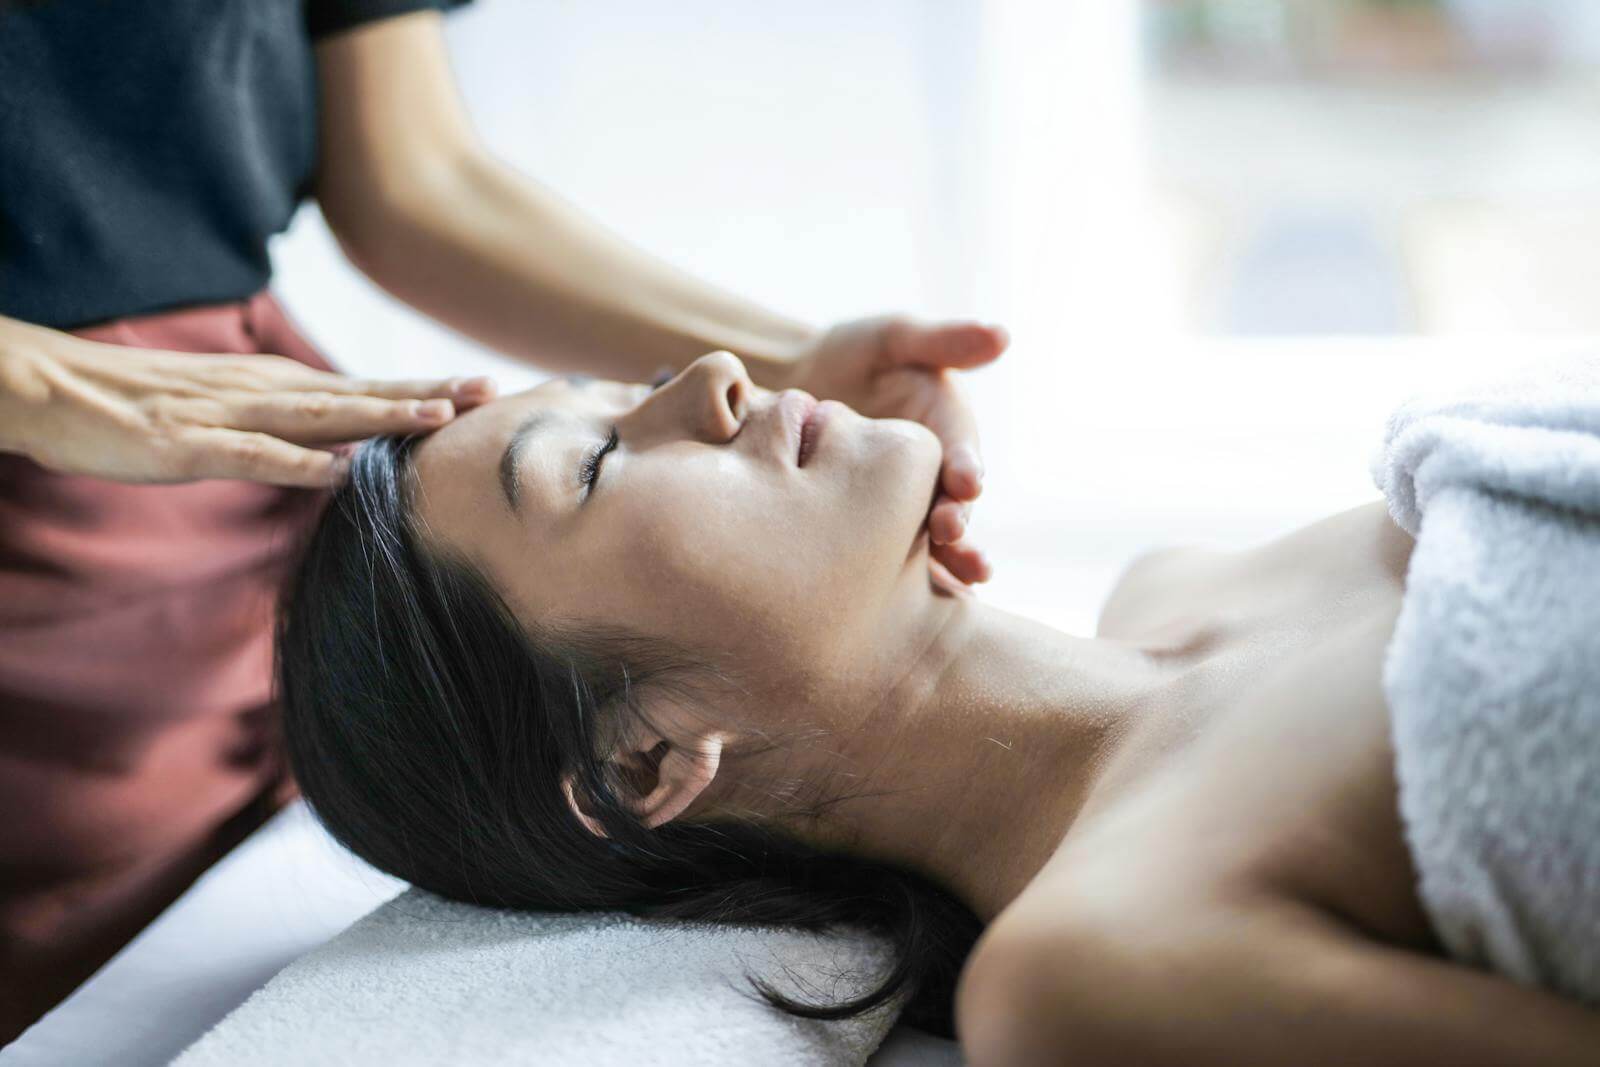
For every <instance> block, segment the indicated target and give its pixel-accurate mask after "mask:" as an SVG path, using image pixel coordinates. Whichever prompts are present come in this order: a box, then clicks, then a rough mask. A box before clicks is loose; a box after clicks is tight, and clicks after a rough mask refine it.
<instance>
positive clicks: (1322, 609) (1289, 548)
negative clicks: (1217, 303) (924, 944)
mask: <svg viewBox="0 0 1600 1067" xmlns="http://www.w3.org/2000/svg"><path fill="white" fill-rule="evenodd" d="M1409 551H1410V538H1409V537H1408V536H1407V535H1406V534H1405V533H1404V532H1403V531H1400V530H1399V529H1398V528H1396V527H1394V526H1393V524H1392V523H1391V522H1390V521H1389V519H1388V517H1387V514H1386V512H1384V511H1383V509H1382V505H1381V504H1380V505H1377V506H1374V507H1369V508H1361V509H1356V510H1354V511H1351V512H1346V513H1343V514H1341V515H1337V516H1334V517H1332V518H1330V519H1327V520H1324V521H1323V522H1320V523H1317V524H1314V525H1313V526H1310V527H1307V528H1305V529H1303V530H1300V531H1296V532H1295V533H1294V534H1291V535H1289V536H1288V537H1285V538H1281V539H1279V540H1278V541H1275V542H1272V543H1271V544H1268V545H1263V546H1261V547H1259V548H1256V549H1252V550H1249V551H1247V552H1243V553H1237V554H1226V555H1225V554H1221V553H1215V554H1212V553H1194V552H1182V551H1180V552H1176V553H1168V554H1165V555H1163V556H1158V557H1155V558H1152V559H1150V560H1148V561H1146V562H1145V563H1143V564H1141V565H1138V566H1135V567H1134V568H1133V569H1132V570H1130V572H1129V573H1128V575H1127V576H1126V577H1125V579H1124V581H1123V582H1122V583H1120V584H1119V586H1118V589H1117V590H1116V591H1115V592H1114V593H1113V595H1112V597H1111V598H1110V599H1109V600H1108V602H1107V610H1106V612H1105V614H1104V615H1103V617H1102V625H1101V628H1100V633H1101V636H1107V637H1116V638H1120V639H1128V640H1143V641H1152V640H1153V641H1156V642H1157V643H1158V644H1159V643H1166V642H1170V643H1171V644H1172V646H1173V647H1174V648H1180V649H1186V650H1188V651H1189V652H1190V653H1191V654H1195V655H1196V661H1197V662H1198V663H1199V664H1200V666H1198V667H1197V668H1196V669H1195V670H1194V671H1193V672H1192V674H1193V677H1192V679H1190V678H1185V679H1184V680H1183V681H1182V682H1180V684H1179V686H1178V689H1177V691H1176V696H1175V699H1174V700H1173V702H1172V703H1171V705H1170V706H1166V707H1162V708H1158V709H1156V710H1155V711H1154V712H1153V713H1152V716H1151V722H1150V723H1149V724H1148V725H1147V727H1142V728H1141V732H1140V733H1138V734H1136V735H1134V736H1133V737H1131V738H1130V743H1129V744H1127V745H1125V746H1124V747H1123V752H1122V754H1121V755H1119V757H1118V759H1117V760H1116V761H1115V762H1114V764H1113V765H1111V766H1108V767H1107V768H1106V769H1105V772H1104V774H1103V777H1102V785H1103V788H1099V789H1097V795H1096V796H1095V797H1093V798H1092V799H1091V801H1090V803H1089V804H1088V805H1086V807H1085V808H1084V810H1083V812H1082V813H1080V816H1079V820H1078V822H1077V824H1075V826H1074V828H1073V830H1072V832H1070V833H1069V834H1068V836H1067V838H1066V840H1065V841H1064V842H1063V845H1062V848H1061V849H1060V850H1059V851H1058V852H1057V854H1056V855H1055V856H1054V857H1053V858H1052V860H1051V862H1050V863H1049V864H1047V865H1046V868H1045V870H1044V871H1043V872H1041V875H1040V877H1039V879H1037V880H1036V886H1037V887H1038V891H1039V892H1042V893H1046V894H1047V893H1048V891H1049V890H1048V887H1049V885H1050V883H1051V881H1052V879H1057V878H1078V877H1081V876H1083V872H1085V871H1088V870H1093V871H1096V872H1099V873H1098V874H1097V875H1096V876H1099V877H1105V878H1108V879H1110V880H1112V881H1113V882H1116V881H1117V880H1119V879H1120V880H1125V881H1126V882H1127V884H1128V885H1127V889H1128V891H1137V892H1141V893H1148V892H1150V891H1151V890H1150V889H1149V888H1148V887H1149V886H1151V885H1157V886H1160V885H1167V886H1181V887H1184V890H1183V891H1184V892H1185V893H1192V892H1195V891H1197V889H1198V887H1201V886H1207V885H1209V886H1213V887H1231V888H1230V890H1229V891H1232V890H1233V889H1237V888H1238V887H1241V886H1253V887H1257V888H1259V889H1264V890H1270V891H1272V892H1279V893H1284V894H1291V895H1293V896H1295V897H1296V898H1297V899H1300V900H1302V901H1308V902H1313V903H1315V904H1317V905H1319V906H1322V907H1324V908H1326V909H1327V910H1329V911H1330V912H1333V913H1336V914H1338V915H1339V916H1340V917H1342V918H1344V919H1346V920H1348V921H1351V922H1353V923H1355V924H1357V925H1359V926H1362V927H1364V928H1366V929H1368V930H1369V931H1370V932H1372V933H1374V934H1376V935H1377V936H1380V937H1383V938H1385V939H1387V940H1392V941H1397V942H1405V943H1411V944H1418V945H1420V944H1425V943H1426V942H1427V939H1428V936H1429V935H1428V933H1427V926H1426V920H1425V919H1424V918H1423V917H1422V914H1421V911H1420V907H1419V906H1418V904H1417V902H1416V898H1415V893H1414V890H1413V888H1412V886H1413V882H1414V878H1413V875H1412V871H1411V868H1410V864H1409V858H1408V855H1407V853H1406V850H1405V845H1404V840H1403V835H1402V833H1401V829H1400V824H1399V820H1398V814H1397V809H1396V805H1395V800H1394V788H1395V786H1394V777H1393V756H1392V752H1391V750H1390V748H1389V742H1388V715H1387V705H1386V703H1385V701H1384V698H1383V692H1382V662H1383V654H1384V650H1385V648H1386V647H1387V643H1388V639H1389V636H1390V634H1391V633H1392V630H1393V623H1394V618H1395V615H1396V613H1397V612H1398V609H1399V604H1400V599H1401V595H1402V593H1403V586H1404V573H1405V565H1406V561H1407V559H1408V558H1409ZM1036 886H1030V891H1034V890H1035V887H1036ZM1135 886H1137V887H1139V888H1137V889H1135V888H1134V887H1135ZM1219 891H1220V889H1219Z"/></svg>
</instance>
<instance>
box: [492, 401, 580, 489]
mask: <svg viewBox="0 0 1600 1067" xmlns="http://www.w3.org/2000/svg"><path fill="white" fill-rule="evenodd" d="M560 380H561V381H563V382H565V383H567V384H568V385H571V386H577V387H579V388H587V387H588V386H589V384H590V383H592V382H593V381H594V379H593V378H592V377H590V376H589V375H587V374H567V375H563V376H562V377H561V379H560ZM557 414H558V413H557V412H556V410H554V409H552V408H545V409H544V410H542V411H535V412H533V413H531V414H530V415H528V416H527V417H526V418H524V419H523V420H522V421H521V422H519V423H517V428H516V429H514V430H512V431H511V436H510V437H509V438H508V439H507V440H506V450H505V451H504V452H502V453H500V493H501V495H502V496H504V497H505V498H506V506H507V507H508V508H510V509H511V513H512V514H513V515H521V514H522V511H521V504H522V498H521V494H520V493H519V492H518V490H517V487H518V486H519V485H520V484H521V482H522V479H521V477H520V472H519V463H518V457H519V456H520V455H521V454H522V449H523V446H524V445H526V444H527V442H528V438H530V437H532V436H533V435H534V434H536V433H538V432H539V431H540V430H542V429H544V428H545V427H546V426H548V425H549V424H550V423H551V422H552V421H553V420H554V419H555V418H556V416H557Z"/></svg>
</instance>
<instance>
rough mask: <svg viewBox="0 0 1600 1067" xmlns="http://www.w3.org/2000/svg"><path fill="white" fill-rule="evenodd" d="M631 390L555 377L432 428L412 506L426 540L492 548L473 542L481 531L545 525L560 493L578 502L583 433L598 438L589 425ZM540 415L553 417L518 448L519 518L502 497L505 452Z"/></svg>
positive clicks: (421, 451)
mask: <svg viewBox="0 0 1600 1067" xmlns="http://www.w3.org/2000/svg"><path fill="white" fill-rule="evenodd" d="M629 392H630V387H628V386H626V385H623V384H622V383H620V382H606V381H594V380H590V379H584V378H581V377H574V378H556V379H552V380H550V381H548V382H544V383H542V384H540V385H537V386H535V387H533V388H532V389H526V390H523V391H522V392H519V393H512V394H511V395H509V396H505V397H501V398H500V399H498V400H495V401H492V402H490V403H488V404H483V405H480V406H479V407H476V408H473V409H472V410H470V411H466V412H463V413H462V414H460V415H458V416H457V417H456V418H455V419H453V420H451V421H450V422H449V423H447V424H446V425H444V426H442V427H440V428H439V429H437V430H434V431H432V432H431V433H429V434H427V435H426V436H425V437H424V438H423V439H422V440H421V441H420V442H418V444H417V446H416V448H415V450H414V451H413V452H412V469H413V472H414V474H415V481H414V483H413V489H414V491H415V492H414V495H413V507H414V508H415V510H416V515H417V518H418V519H419V520H420V523H419V525H420V526H421V527H422V529H423V531H424V536H425V537H426V539H427V540H429V541H433V542H435V543H441V542H442V543H443V544H444V545H447V546H449V547H452V548H457V549H467V550H469V551H471V550H473V549H478V550H483V549H486V548H489V547H491V546H490V545H483V544H476V542H478V541H479V540H481V538H480V536H479V535H485V534H490V535H492V534H493V533H494V532H495V531H498V530H505V529H508V528H515V529H519V530H520V529H524V528H526V527H528V526H533V527H538V526H541V525H543V526H546V527H548V525H549V524H550V523H551V522H552V521H553V520H554V518H555V516H556V515H557V514H558V513H559V511H560V494H561V493H562V492H567V493H568V495H569V496H570V497H571V498H572V499H571V500H570V501H569V503H572V504H575V503H576V495H575V494H576V489H577V465H578V462H579V457H580V456H581V454H582V452H583V450H584V448H585V447H586V444H585V442H586V441H587V440H588V438H587V437H586V436H584V434H585V433H588V435H589V436H594V433H593V432H589V431H585V430H584V427H585V426H586V425H587V424H588V423H589V422H595V423H596V425H598V420H599V418H600V417H601V416H604V415H609V414H613V413H615V412H616V411H618V410H619V406H620V405H621V404H622V403H624V402H626V400H627V398H628V396H629ZM535 414H540V415H544V416H547V417H548V419H549V423H548V426H547V427H546V428H545V429H543V430H541V431H540V432H539V433H538V434H536V435H534V436H533V437H532V438H531V439H530V440H529V441H528V442H527V443H526V445H525V447H524V448H523V449H522V450H521V453H520V464H519V466H520V468H521V471H520V485H521V492H520V494H519V495H520V497H521V503H522V515H521V516H520V517H519V516H518V515H515V514H513V513H512V512H511V510H510V509H509V507H508V506H507V504H506V501H505V498H504V496H503V495H502V491H501V488H500V466H501V456H502V453H503V452H504V450H505V446H506V443H507V441H508V440H509V439H510V437H511V436H512V434H513V433H514V432H515V431H516V428H517V427H518V425H520V424H521V423H523V422H524V420H526V419H527V418H528V417H529V416H530V415H535ZM568 459H570V460H571V462H570V463H569V462H567V460H568ZM566 467H571V468H572V469H571V470H570V471H566V470H565V468H566ZM563 472H565V474H566V475H567V476H565V477H564V476H563Z"/></svg>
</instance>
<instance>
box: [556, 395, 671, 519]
mask: <svg viewBox="0 0 1600 1067" xmlns="http://www.w3.org/2000/svg"><path fill="white" fill-rule="evenodd" d="M672 378H673V372H672V371H671V370H663V371H662V372H661V373H660V374H657V375H656V376H655V379H654V380H653V381H652V382H651V383H650V391H651V392H652V393H653V392H655V391H656V390H657V389H660V388H661V387H662V386H663V385H666V384H667V383H668V382H670V381H671V380H672ZM616 447H617V428H616V427H615V426H613V427H611V435H610V436H609V437H607V438H606V443H605V444H603V445H601V446H600V447H599V448H597V449H595V450H594V451H593V452H591V453H589V458H588V459H585V460H584V461H583V467H582V469H581V471H580V472H579V475H578V480H579V481H580V482H581V483H582V484H583V487H584V490H585V494H584V495H585V496H587V495H588V494H589V493H592V492H594V483H595V479H597V478H599V477H600V461H601V460H603V459H605V456H606V453H607V452H610V451H611V450H612V449H613V448H616Z"/></svg>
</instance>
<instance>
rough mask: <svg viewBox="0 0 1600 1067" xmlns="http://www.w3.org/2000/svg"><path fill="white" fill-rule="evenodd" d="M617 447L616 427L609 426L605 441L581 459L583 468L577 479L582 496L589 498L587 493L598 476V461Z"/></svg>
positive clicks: (590, 491)
mask: <svg viewBox="0 0 1600 1067" xmlns="http://www.w3.org/2000/svg"><path fill="white" fill-rule="evenodd" d="M616 447H617V428H616V427H615V426H613V427H611V435H610V436H609V437H607V438H606V443H605V444H603V445H601V446H600V447H599V448H597V449H595V450H594V451H593V452H590V453H589V458H588V459H586V460H584V461H583V469H582V471H581V472H580V474H579V476H578V480H579V481H580V482H582V483H583V487H584V492H583V498H584V499H585V500H587V499H589V494H590V493H592V492H594V483H595V482H596V481H597V480H599V478H600V461H601V460H603V459H605V458H606V453H607V452H610V451H611V450H612V449H613V448H616Z"/></svg>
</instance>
